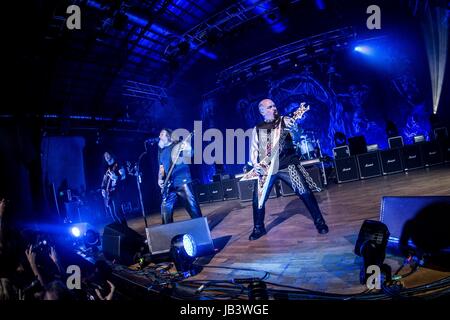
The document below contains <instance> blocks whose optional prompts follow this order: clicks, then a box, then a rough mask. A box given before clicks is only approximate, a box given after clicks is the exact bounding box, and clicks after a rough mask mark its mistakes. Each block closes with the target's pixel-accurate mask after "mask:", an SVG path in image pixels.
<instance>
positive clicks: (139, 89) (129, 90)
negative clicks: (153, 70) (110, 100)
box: [122, 80, 168, 101]
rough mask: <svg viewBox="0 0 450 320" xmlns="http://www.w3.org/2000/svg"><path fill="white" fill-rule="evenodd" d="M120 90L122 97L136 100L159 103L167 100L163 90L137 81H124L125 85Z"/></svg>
mask: <svg viewBox="0 0 450 320" xmlns="http://www.w3.org/2000/svg"><path fill="white" fill-rule="evenodd" d="M122 89H123V91H122V95H123V96H128V97H134V98H138V99H145V100H150V101H161V100H163V99H167V98H168V95H167V92H166V89H165V88H162V87H159V86H154V85H150V84H146V83H142V82H137V81H131V80H126V82H125V84H124V85H123V86H122Z"/></svg>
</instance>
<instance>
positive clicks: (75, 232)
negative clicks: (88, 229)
mask: <svg viewBox="0 0 450 320" xmlns="http://www.w3.org/2000/svg"><path fill="white" fill-rule="evenodd" d="M70 232H71V233H72V235H73V236H74V237H75V238H78V237H80V236H81V230H80V229H79V228H78V227H72V229H70Z"/></svg>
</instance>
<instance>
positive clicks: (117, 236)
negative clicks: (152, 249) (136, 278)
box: [102, 223, 144, 265]
mask: <svg viewBox="0 0 450 320" xmlns="http://www.w3.org/2000/svg"><path fill="white" fill-rule="evenodd" d="M143 246H144V239H143V237H142V236H141V235H140V234H139V233H137V232H136V231H134V230H133V229H131V228H129V227H127V226H124V225H123V224H120V223H111V224H109V225H107V226H105V228H104V230H103V236H102V250H103V254H104V255H105V258H107V259H109V260H114V259H116V260H119V261H120V262H121V263H122V264H126V265H129V264H133V263H134V261H133V257H134V255H135V254H136V253H137V252H139V251H140V250H141V248H142V247H143Z"/></svg>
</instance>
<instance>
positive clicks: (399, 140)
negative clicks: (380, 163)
mask: <svg viewBox="0 0 450 320" xmlns="http://www.w3.org/2000/svg"><path fill="white" fill-rule="evenodd" d="M388 144H389V149H395V148H401V147H403V137H402V136H396V137H391V138H389V139H388Z"/></svg>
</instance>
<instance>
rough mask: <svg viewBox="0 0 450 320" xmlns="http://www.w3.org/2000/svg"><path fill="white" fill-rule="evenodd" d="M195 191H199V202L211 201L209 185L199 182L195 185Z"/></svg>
mask: <svg viewBox="0 0 450 320" xmlns="http://www.w3.org/2000/svg"><path fill="white" fill-rule="evenodd" d="M195 191H196V193H197V199H198V202H199V203H206V202H210V201H211V197H210V194H209V187H208V185H207V184H198V185H197V186H196V187H195Z"/></svg>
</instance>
